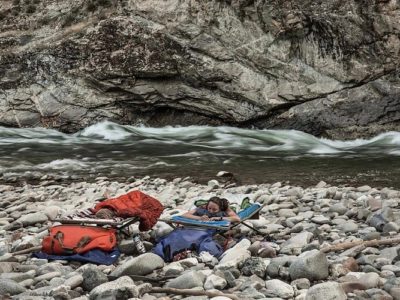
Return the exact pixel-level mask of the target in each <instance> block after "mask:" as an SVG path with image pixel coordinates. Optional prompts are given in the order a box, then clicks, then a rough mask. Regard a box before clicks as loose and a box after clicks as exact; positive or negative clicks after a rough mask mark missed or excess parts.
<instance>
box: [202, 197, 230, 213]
mask: <svg viewBox="0 0 400 300" xmlns="http://www.w3.org/2000/svg"><path fill="white" fill-rule="evenodd" d="M210 202H214V203H215V204H217V205H218V206H219V209H220V211H226V210H227V209H228V208H229V201H228V200H227V199H225V198H219V197H211V198H210V199H209V200H208V202H207V206H206V209H208V204H209V203H210Z"/></svg>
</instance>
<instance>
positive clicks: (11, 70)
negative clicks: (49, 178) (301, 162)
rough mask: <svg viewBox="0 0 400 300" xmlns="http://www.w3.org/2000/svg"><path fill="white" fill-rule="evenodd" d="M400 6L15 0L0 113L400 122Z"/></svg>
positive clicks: (65, 121)
mask: <svg viewBox="0 0 400 300" xmlns="http://www.w3.org/2000/svg"><path fill="white" fill-rule="evenodd" d="M399 18H400V4H399V2H398V1H396V0H380V1H361V2H360V1H355V0H352V1H342V0H329V1H308V0H301V1H286V0H285V1H283V0H276V1H262V0H246V1H244V0H232V1H221V0H210V1H193V0H179V1H178V0H163V1H160V0H159V1H156V0H129V1H127V0H123V1H116V0H104V1H97V2H96V1H94V0H91V1H83V0H74V1H72V0H66V1H62V2H60V1H55V0H36V1H31V3H30V4H29V5H25V4H24V3H22V2H19V1H8V0H4V1H2V5H1V7H0V125H3V126H12V127H32V126H42V127H49V128H56V129H59V130H61V131H64V132H74V131H76V130H79V129H81V128H83V127H86V126H88V125H90V124H93V123H96V122H98V121H100V120H104V119H108V120H111V121H114V122H117V123H121V124H133V125H136V124H148V125H151V126H163V125H176V124H180V125H191V124H199V125H205V124H209V125H222V124H226V125H234V126H243V127H250V126H255V127H260V128H270V129H277V128H284V129H288V128H290V129H298V130H302V131H305V132H308V133H311V134H314V135H318V136H327V137H332V138H355V137H360V136H371V135H375V134H377V133H380V132H383V131H388V130H400V71H399V70H400V69H399V64H400V59H399V58H400V57H399V56H400V55H399V54H400V23H399V22H398V20H399Z"/></svg>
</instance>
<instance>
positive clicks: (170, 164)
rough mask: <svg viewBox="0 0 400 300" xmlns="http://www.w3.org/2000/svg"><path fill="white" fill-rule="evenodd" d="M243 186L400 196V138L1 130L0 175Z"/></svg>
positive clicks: (217, 130) (223, 130)
mask: <svg viewBox="0 0 400 300" xmlns="http://www.w3.org/2000/svg"><path fill="white" fill-rule="evenodd" d="M222 170H223V171H229V172H232V173H233V174H234V175H235V176H236V177H237V178H238V179H239V180H240V181H241V182H242V183H246V184H251V183H261V182H263V183H268V182H269V183H274V182H277V181H289V182H290V184H294V185H296V184H299V185H303V186H309V185H315V184H317V183H318V182H319V181H321V180H323V181H326V182H328V183H330V184H334V185H351V186H359V185H364V184H368V185H371V186H376V187H385V186H386V187H395V188H400V132H387V133H384V134H380V135H378V136H376V137H373V138H371V139H357V140H352V141H336V140H328V139H323V138H316V137H314V136H312V135H309V134H306V133H304V132H300V131H295V130H256V129H240V128H233V127H208V126H189V127H164V128H149V127H133V126H127V125H125V126H123V125H118V124H115V123H112V122H108V121H106V122H101V123H98V124H95V125H92V126H90V127H87V128H85V129H84V130H82V131H80V132H77V133H75V134H70V135H69V134H64V133H61V132H58V131H56V130H51V129H44V128H30V129H28V128H23V129H15V128H5V127H0V173H1V174H0V175H3V176H4V175H7V176H10V175H11V176H18V178H21V180H22V179H23V178H25V177H27V176H29V174H32V173H35V174H43V175H46V174H56V175H63V176H72V175H79V176H80V177H83V178H85V179H87V180H90V179H93V178H96V177H99V176H107V177H110V178H118V179H121V178H122V179H123V178H129V177H131V176H135V177H137V176H145V175H150V176H151V177H163V178H168V179H171V178H176V177H186V176H190V177H192V178H193V179H194V180H197V181H199V182H206V181H207V180H209V179H212V178H215V175H216V174H217V172H218V171H222Z"/></svg>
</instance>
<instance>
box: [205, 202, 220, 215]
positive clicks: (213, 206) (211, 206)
mask: <svg viewBox="0 0 400 300" xmlns="http://www.w3.org/2000/svg"><path fill="white" fill-rule="evenodd" d="M207 210H208V211H209V212H210V213H213V214H215V213H217V212H220V208H219V206H218V204H216V203H214V202H212V201H210V202H208V205H207Z"/></svg>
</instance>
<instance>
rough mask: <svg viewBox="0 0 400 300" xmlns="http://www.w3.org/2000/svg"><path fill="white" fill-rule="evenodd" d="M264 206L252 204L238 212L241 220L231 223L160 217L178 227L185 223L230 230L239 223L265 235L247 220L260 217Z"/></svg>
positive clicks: (186, 224) (192, 225)
mask: <svg viewBox="0 0 400 300" xmlns="http://www.w3.org/2000/svg"><path fill="white" fill-rule="evenodd" d="M263 207H264V205H261V204H259V203H255V204H252V205H251V206H249V207H248V208H245V209H244V210H241V211H240V212H238V216H239V218H240V221H239V222H237V223H231V222H229V221H200V220H194V219H190V218H185V217H182V216H173V217H172V218H171V219H160V220H159V221H162V222H165V223H167V224H169V225H171V226H172V227H174V228H176V226H175V225H183V226H186V227H195V228H209V229H216V230H218V231H229V230H232V229H233V228H235V227H236V226H239V225H244V226H246V227H248V228H250V229H251V230H253V231H255V232H257V233H258V234H260V235H264V234H263V233H262V232H261V231H259V230H258V229H256V228H254V227H252V226H250V225H248V224H247V223H246V222H245V221H247V220H255V219H259V216H260V211H261V209H262V208H263Z"/></svg>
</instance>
